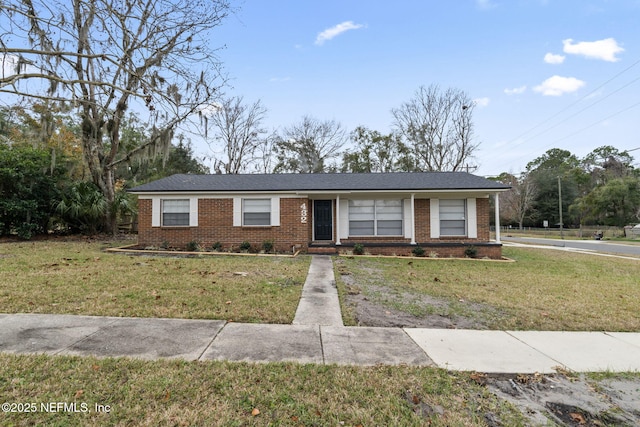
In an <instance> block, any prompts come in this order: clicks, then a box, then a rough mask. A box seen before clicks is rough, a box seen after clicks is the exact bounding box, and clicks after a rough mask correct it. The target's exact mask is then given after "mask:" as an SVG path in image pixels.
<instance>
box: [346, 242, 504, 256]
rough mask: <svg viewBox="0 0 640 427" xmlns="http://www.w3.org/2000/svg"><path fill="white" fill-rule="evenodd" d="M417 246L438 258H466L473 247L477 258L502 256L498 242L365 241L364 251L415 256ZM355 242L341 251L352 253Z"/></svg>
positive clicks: (369, 253)
mask: <svg viewBox="0 0 640 427" xmlns="http://www.w3.org/2000/svg"><path fill="white" fill-rule="evenodd" d="M416 246H420V247H421V248H422V249H424V256H425V257H429V256H434V255H435V256H437V257H438V258H450V257H454V258H464V257H465V256H466V254H465V251H466V250H467V249H468V248H470V247H473V248H475V249H476V251H477V258H490V259H501V258H502V245H501V244H496V243H489V244H487V243H477V244H472V243H462V242H459V243H434V242H426V243H419V244H417V245H410V244H400V243H399V244H395V245H394V244H382V243H371V242H370V243H363V247H364V252H365V254H368V255H390V256H414V255H413V250H414V249H415V248H416ZM352 250H353V244H352V243H347V244H344V245H342V246H340V249H339V251H340V253H351V252H352Z"/></svg>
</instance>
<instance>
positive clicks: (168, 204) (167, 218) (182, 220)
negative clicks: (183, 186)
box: [161, 199, 191, 227]
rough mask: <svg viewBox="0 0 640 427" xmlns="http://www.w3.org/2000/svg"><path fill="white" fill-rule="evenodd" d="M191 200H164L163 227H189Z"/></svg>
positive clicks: (162, 203)
mask: <svg viewBox="0 0 640 427" xmlns="http://www.w3.org/2000/svg"><path fill="white" fill-rule="evenodd" d="M190 203H191V202H190V200H189V199H163V200H162V201H161V205H162V226H163V227H188V226H189V214H190V212H191V205H190Z"/></svg>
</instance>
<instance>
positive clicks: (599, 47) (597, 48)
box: [562, 38, 624, 62]
mask: <svg viewBox="0 0 640 427" xmlns="http://www.w3.org/2000/svg"><path fill="white" fill-rule="evenodd" d="M562 44H563V45H564V52H565V53H570V54H572V55H582V56H584V57H586V58H591V59H601V60H603V61H608V62H616V61H618V60H619V58H617V57H616V55H617V54H618V53H621V52H624V49H623V48H622V47H620V46H618V42H616V40H615V39H614V38H608V39H603V40H596V41H594V42H578V43H573V40H572V39H566V40H563V41H562Z"/></svg>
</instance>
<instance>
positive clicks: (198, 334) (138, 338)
mask: <svg viewBox="0 0 640 427" xmlns="http://www.w3.org/2000/svg"><path fill="white" fill-rule="evenodd" d="M0 352H5V353H45V354H51V355H55V354H65V355H82V356H88V355H92V356H98V357H120V356H125V357H136V358H143V359H157V358H180V359H185V360H231V361H248V362H280V361H285V362H297V363H318V364H340V365H365V366H366V365H377V364H384V365H411V366H429V365H431V366H438V367H441V368H445V369H450V370H460V371H478V372H487V373H534V372H540V373H549V372H553V371H555V369H556V368H557V367H561V368H563V369H568V370H572V371H577V372H587V371H639V370H640V333H611V332H540V331H479V330H460V329H422V328H404V329H402V328H370V327H344V326H342V318H341V316H340V307H339V303H338V296H337V290H336V288H335V282H334V277H333V265H332V262H331V258H329V257H323V256H313V258H312V263H311V267H310V269H309V277H308V278H307V281H306V282H305V285H304V288H303V292H302V298H301V301H300V305H299V307H298V311H297V313H296V316H295V320H294V324H292V325H271V324H269V325H267V324H243V323H227V322H225V321H222V320H187V319H143V318H122V317H94V316H73V315H49V314H0Z"/></svg>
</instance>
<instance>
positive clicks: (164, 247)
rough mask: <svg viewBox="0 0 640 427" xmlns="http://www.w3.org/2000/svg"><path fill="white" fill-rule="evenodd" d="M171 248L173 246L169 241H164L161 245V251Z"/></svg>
mask: <svg viewBox="0 0 640 427" xmlns="http://www.w3.org/2000/svg"><path fill="white" fill-rule="evenodd" d="M170 247H171V245H170V244H169V241H168V240H164V241H163V242H162V244H161V245H160V249H169V248H170Z"/></svg>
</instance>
